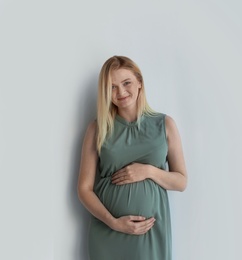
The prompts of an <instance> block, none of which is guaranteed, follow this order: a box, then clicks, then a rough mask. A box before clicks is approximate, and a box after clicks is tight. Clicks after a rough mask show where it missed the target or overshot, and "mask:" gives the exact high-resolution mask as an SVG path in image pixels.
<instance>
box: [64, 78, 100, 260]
mask: <svg viewBox="0 0 242 260" xmlns="http://www.w3.org/2000/svg"><path fill="white" fill-rule="evenodd" d="M97 82H98V79H97V75H93V76H92V77H90V80H89V81H88V82H87V83H85V86H84V87H83V85H81V86H80V90H81V91H80V92H81V94H80V97H79V102H78V104H77V113H76V115H77V116H76V118H77V122H78V123H79V124H77V127H78V130H77V136H76V137H74V140H73V150H72V153H71V160H70V161H71V165H70V167H71V168H70V183H69V185H68V189H69V191H68V205H70V211H71V212H73V217H74V218H75V220H74V222H75V223H76V231H75V232H76V238H75V244H74V245H73V252H72V253H73V258H72V259H73V260H81V259H88V254H87V246H88V243H87V242H88V241H87V238H88V228H89V220H90V213H89V212H88V211H87V210H86V209H85V208H84V206H83V205H82V204H81V202H80V201H79V198H78V194H77V182H78V176H79V167H80V158H81V150H82V143H83V138H84V135H85V131H86V128H87V126H88V124H89V122H91V121H92V120H94V119H95V118H96V99H97Z"/></svg>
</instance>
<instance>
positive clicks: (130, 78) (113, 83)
mask: <svg viewBox="0 0 242 260" xmlns="http://www.w3.org/2000/svg"><path fill="white" fill-rule="evenodd" d="M126 80H131V78H127V79H124V80H122V81H121V83H123V82H125V81H126ZM112 85H113V86H115V84H114V83H112Z"/></svg>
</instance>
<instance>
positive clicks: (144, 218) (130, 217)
mask: <svg viewBox="0 0 242 260" xmlns="http://www.w3.org/2000/svg"><path fill="white" fill-rule="evenodd" d="M129 219H130V220H131V221H143V220H146V217H144V216H134V215H130V216H129Z"/></svg>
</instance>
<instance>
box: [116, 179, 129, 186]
mask: <svg viewBox="0 0 242 260" xmlns="http://www.w3.org/2000/svg"><path fill="white" fill-rule="evenodd" d="M112 183H113V184H115V185H117V186H119V185H124V184H130V183H132V181H129V180H125V181H119V182H112Z"/></svg>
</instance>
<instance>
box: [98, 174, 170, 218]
mask: <svg viewBox="0 0 242 260" xmlns="http://www.w3.org/2000/svg"><path fill="white" fill-rule="evenodd" d="M95 192H96V194H97V196H98V197H99V199H100V200H101V202H102V203H103V204H104V206H105V207H106V208H107V210H108V211H109V212H110V213H111V214H112V215H113V216H114V217H121V216H125V215H139V216H144V217H147V218H149V217H155V218H159V211H160V210H161V209H162V204H163V205H164V204H167V203H168V198H167V193H166V190H164V189H163V188H161V187H160V186H159V185H157V184H156V183H154V182H153V181H152V180H150V179H146V180H144V181H141V182H135V183H131V184H125V185H115V184H112V183H111V178H103V179H101V180H100V181H99V183H98V185H97V186H96V189H95Z"/></svg>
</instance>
